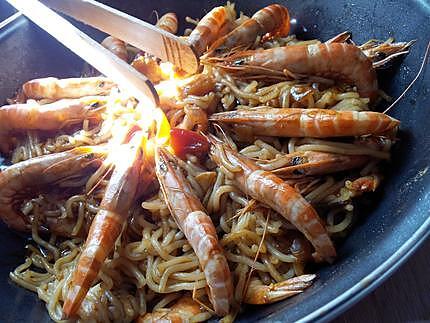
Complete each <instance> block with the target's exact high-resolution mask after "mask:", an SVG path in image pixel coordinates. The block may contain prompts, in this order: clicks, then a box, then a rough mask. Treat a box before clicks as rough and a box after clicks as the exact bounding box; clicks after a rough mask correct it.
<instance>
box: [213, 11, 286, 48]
mask: <svg viewBox="0 0 430 323" xmlns="http://www.w3.org/2000/svg"><path fill="white" fill-rule="evenodd" d="M289 31H290V15H289V13H288V9H287V8H285V7H284V6H281V5H279V4H272V5H270V6H267V7H265V8H263V9H261V10H259V11H257V12H256V13H255V14H254V15H253V16H252V17H251V18H250V19H248V20H246V21H245V22H243V23H242V24H241V25H240V26H238V27H236V28H235V29H233V30H232V31H231V32H229V33H228V34H227V35H225V36H223V37H221V38H219V39H218V40H217V41H215V42H214V43H213V44H212V45H211V46H210V48H209V50H208V53H207V56H210V55H213V54H215V55H220V54H225V53H227V52H228V51H229V50H232V49H234V48H244V47H249V46H250V45H252V44H253V43H254V42H255V39H256V37H258V36H264V35H265V34H270V35H272V36H273V35H278V36H281V37H282V36H286V35H288V32H289Z"/></svg>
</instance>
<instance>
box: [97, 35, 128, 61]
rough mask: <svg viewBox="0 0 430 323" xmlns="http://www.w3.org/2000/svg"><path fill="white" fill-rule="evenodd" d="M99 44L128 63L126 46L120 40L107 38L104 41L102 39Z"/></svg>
mask: <svg viewBox="0 0 430 323" xmlns="http://www.w3.org/2000/svg"><path fill="white" fill-rule="evenodd" d="M101 44H102V46H103V47H105V48H106V49H108V50H109V51H110V52H112V53H113V54H114V55H116V56H118V57H119V58H121V59H122V60H123V61H125V62H127V61H128V52H127V45H126V44H125V43H124V42H123V41H122V40H121V39H118V38H115V37H112V36H107V37H106V38H105V39H103V41H102V43H101Z"/></svg>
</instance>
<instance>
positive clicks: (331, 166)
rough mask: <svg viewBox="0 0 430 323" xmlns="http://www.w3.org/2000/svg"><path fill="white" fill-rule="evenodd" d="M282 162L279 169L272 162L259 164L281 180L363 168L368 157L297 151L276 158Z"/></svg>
mask: <svg viewBox="0 0 430 323" xmlns="http://www.w3.org/2000/svg"><path fill="white" fill-rule="evenodd" d="M276 159H277V160H279V161H282V166H281V167H276V168H273V167H271V165H270V164H272V163H273V162H274V161H267V162H264V161H262V162H259V165H260V167H261V168H263V169H264V170H271V171H272V172H273V173H274V174H276V175H278V176H279V177H281V178H301V177H304V176H314V175H325V174H330V173H336V172H341V171H345V170H350V169H354V168H359V167H362V166H364V165H365V164H366V163H368V161H369V157H368V156H363V155H355V156H347V155H341V154H333V153H325V152H318V151H298V152H295V153H292V154H287V155H283V156H281V157H278V158H276Z"/></svg>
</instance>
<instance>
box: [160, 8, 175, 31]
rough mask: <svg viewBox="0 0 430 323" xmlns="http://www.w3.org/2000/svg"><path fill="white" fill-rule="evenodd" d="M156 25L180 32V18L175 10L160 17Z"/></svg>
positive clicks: (166, 29)
mask: <svg viewBox="0 0 430 323" xmlns="http://www.w3.org/2000/svg"><path fill="white" fill-rule="evenodd" d="M156 26H157V27H159V28H161V29H163V30H165V31H168V32H169V33H172V34H176V33H177V32H178V18H177V17H176V14H175V13H174V12H168V13H166V14H164V15H163V16H161V18H160V19H158V21H157V23H156Z"/></svg>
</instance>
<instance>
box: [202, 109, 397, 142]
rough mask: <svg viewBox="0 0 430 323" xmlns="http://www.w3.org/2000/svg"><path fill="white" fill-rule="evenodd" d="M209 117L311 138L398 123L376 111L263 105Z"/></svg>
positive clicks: (260, 131) (257, 131)
mask: <svg viewBox="0 0 430 323" xmlns="http://www.w3.org/2000/svg"><path fill="white" fill-rule="evenodd" d="M209 120H210V121H214V122H222V123H225V124H231V125H233V128H234V129H235V130H237V131H243V132H246V133H247V134H252V135H264V136H277V137H314V138H325V137H344V136H361V135H367V134H375V135H377V134H384V133H386V132H388V131H390V130H393V129H395V128H396V127H398V126H399V124H400V121H398V120H396V119H394V118H392V117H390V116H388V115H386V114H383V113H380V112H371V111H360V112H358V111H335V110H327V109H294V108H291V109H289V108H283V109H278V108H266V107H257V108H251V109H243V110H235V111H228V112H221V113H215V114H213V115H212V116H211V117H210V118H209Z"/></svg>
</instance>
